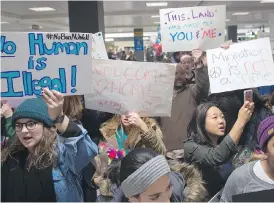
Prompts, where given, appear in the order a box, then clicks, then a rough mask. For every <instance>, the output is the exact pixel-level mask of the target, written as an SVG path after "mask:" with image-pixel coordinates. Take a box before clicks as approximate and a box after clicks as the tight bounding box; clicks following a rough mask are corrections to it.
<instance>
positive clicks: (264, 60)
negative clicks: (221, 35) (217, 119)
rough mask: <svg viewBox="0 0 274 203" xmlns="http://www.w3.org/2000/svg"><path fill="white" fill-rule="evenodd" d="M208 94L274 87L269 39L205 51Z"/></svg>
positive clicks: (273, 71)
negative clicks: (208, 82)
mask: <svg viewBox="0 0 274 203" xmlns="http://www.w3.org/2000/svg"><path fill="white" fill-rule="evenodd" d="M207 63H208V75H209V81H210V90H211V93H219V92H227V91H232V90H238V89H245V88H254V87H260V86H268V85H274V64H273V58H272V53H271V47H270V42H269V38H261V39H257V40H252V41H248V42H242V43H239V44H233V45H231V46H230V48H229V49H227V50H224V49H222V48H217V49H212V50H208V51H207Z"/></svg>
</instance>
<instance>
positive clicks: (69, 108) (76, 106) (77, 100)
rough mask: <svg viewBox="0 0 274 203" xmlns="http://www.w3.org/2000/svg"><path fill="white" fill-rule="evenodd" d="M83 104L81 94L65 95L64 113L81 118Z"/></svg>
mask: <svg viewBox="0 0 274 203" xmlns="http://www.w3.org/2000/svg"><path fill="white" fill-rule="evenodd" d="M82 110H83V106H82V103H81V96H65V97H64V106H63V111H64V114H65V115H66V116H67V117H69V118H71V119H73V118H74V119H77V120H81V118H82Z"/></svg>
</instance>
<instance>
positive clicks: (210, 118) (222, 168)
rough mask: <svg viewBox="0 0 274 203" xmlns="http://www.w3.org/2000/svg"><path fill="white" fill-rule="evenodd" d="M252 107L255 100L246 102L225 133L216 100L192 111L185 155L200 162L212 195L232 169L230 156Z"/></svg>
mask: <svg viewBox="0 0 274 203" xmlns="http://www.w3.org/2000/svg"><path fill="white" fill-rule="evenodd" d="M253 110H254V103H253V102H248V101H247V102H245V103H244V104H243V106H242V108H241V109H240V110H239V112H238V119H237V121H236V122H235V124H234V126H233V127H232V129H231V130H230V132H229V133H228V134H227V132H228V130H229V129H227V128H226V120H225V118H224V114H223V112H222V111H221V110H220V109H219V108H218V107H217V106H216V105H215V104H212V103H203V104H201V105H199V106H198V107H197V109H196V111H195V112H194V115H193V117H192V120H191V121H190V124H189V126H188V140H186V141H185V142H184V153H185V154H184V156H185V160H186V161H187V162H189V163H193V164H194V163H195V164H197V165H198V166H199V168H200V170H201V171H202V173H203V179H204V181H205V182H206V183H207V189H208V192H209V195H210V196H211V197H212V196H214V195H215V194H216V193H217V192H219V191H220V189H221V188H222V187H223V186H224V184H225V182H226V180H227V178H228V176H229V175H230V174H231V172H232V164H231V163H230V162H229V160H230V159H231V158H232V156H233V155H234V154H235V153H236V152H237V145H238V142H239V140H240V137H241V135H242V132H243V129H244V127H245V125H246V124H247V122H248V121H249V119H250V118H251V116H252V113H253ZM225 135H226V136H225ZM224 136H225V137H224ZM221 140H222V141H221Z"/></svg>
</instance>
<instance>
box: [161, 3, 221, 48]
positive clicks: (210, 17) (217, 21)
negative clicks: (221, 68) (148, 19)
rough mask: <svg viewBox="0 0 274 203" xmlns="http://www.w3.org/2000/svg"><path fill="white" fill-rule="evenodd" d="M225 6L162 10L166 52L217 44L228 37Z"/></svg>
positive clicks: (163, 44)
mask: <svg viewBox="0 0 274 203" xmlns="http://www.w3.org/2000/svg"><path fill="white" fill-rule="evenodd" d="M225 16H226V8H225V6H207V7H205V6H201V7H187V8H169V9H161V10H160V18H161V20H160V21H161V37H162V46H163V51H164V52H175V51H191V50H193V49H197V48H200V49H204V50H206V49H209V48H215V47H218V46H219V45H220V44H222V43H223V42H224V39H225Z"/></svg>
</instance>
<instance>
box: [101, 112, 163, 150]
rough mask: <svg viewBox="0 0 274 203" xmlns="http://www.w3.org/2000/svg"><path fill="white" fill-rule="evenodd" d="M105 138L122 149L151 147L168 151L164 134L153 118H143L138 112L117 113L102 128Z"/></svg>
mask: <svg viewBox="0 0 274 203" xmlns="http://www.w3.org/2000/svg"><path fill="white" fill-rule="evenodd" d="M100 131H101V133H102V135H103V137H104V139H105V140H106V141H107V142H108V143H110V144H111V145H112V146H113V147H116V148H118V149H120V150H126V151H128V150H132V149H134V148H137V147H149V148H152V149H154V150H155V151H156V152H158V153H160V154H163V155H164V154H165V153H166V148H165V145H164V143H163V134H162V131H161V129H160V127H159V126H158V124H157V123H156V121H155V120H154V119H152V118H147V117H145V118H141V117H140V115H139V114H138V113H135V112H130V113H128V114H127V115H122V116H120V115H116V116H114V117H113V118H112V119H111V120H109V121H107V122H106V123H104V124H103V125H102V127H101V129H100Z"/></svg>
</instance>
